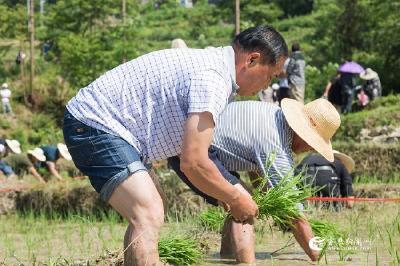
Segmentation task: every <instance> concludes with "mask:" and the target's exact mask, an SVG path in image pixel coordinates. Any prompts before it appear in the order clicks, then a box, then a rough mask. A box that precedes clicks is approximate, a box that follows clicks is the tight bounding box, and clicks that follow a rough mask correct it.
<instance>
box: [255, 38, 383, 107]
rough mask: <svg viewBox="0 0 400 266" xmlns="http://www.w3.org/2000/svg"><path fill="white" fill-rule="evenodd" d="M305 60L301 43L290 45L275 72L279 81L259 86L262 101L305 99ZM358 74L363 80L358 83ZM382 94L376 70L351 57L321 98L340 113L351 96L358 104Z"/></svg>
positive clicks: (277, 103)
mask: <svg viewBox="0 0 400 266" xmlns="http://www.w3.org/2000/svg"><path fill="white" fill-rule="evenodd" d="M305 66H306V63H305V60H304V56H303V54H302V52H301V50H300V45H299V44H298V43H294V44H293V45H292V53H291V56H290V57H288V58H287V59H286V61H285V64H284V67H283V70H282V72H281V73H280V74H279V75H278V76H277V78H278V82H277V83H273V84H272V85H271V86H268V87H267V88H265V89H263V90H261V91H260V92H259V93H258V97H259V99H260V100H261V101H265V102H271V103H274V104H276V105H280V102H281V101H282V99H284V98H291V99H294V100H297V101H300V102H304V94H305V85H306V75H305ZM357 77H359V78H360V80H361V81H362V82H361V83H359V84H358V83H357ZM381 95H382V86H381V82H380V79H379V75H378V73H376V72H375V71H373V70H372V69H371V68H367V69H366V70H364V68H363V67H362V66H361V65H359V64H357V63H356V62H353V61H346V62H344V63H343V64H342V65H340V67H339V68H338V70H337V74H336V75H335V76H334V77H333V78H332V79H330V80H329V82H328V84H327V85H326V87H325V90H324V92H323V95H322V98H324V99H328V100H329V101H330V102H331V103H332V104H333V105H334V106H335V107H336V109H337V110H338V112H341V113H343V114H346V113H349V112H351V111H352V106H353V104H354V98H356V100H357V105H358V106H359V107H361V108H362V107H364V106H366V105H367V104H368V103H369V102H370V101H372V100H374V99H376V98H377V97H379V96H381Z"/></svg>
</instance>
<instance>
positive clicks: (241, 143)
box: [212, 101, 293, 186]
mask: <svg viewBox="0 0 400 266" xmlns="http://www.w3.org/2000/svg"><path fill="white" fill-rule="evenodd" d="M292 140H293V130H292V129H291V128H290V127H289V125H288V123H287V122H286V119H285V117H284V115H283V112H282V110H281V108H279V107H277V106H275V105H273V104H270V103H266V102H254V101H244V102H234V103H230V104H229V105H228V106H227V107H226V108H225V110H224V112H223V113H222V115H221V117H220V123H219V124H218V125H217V127H216V129H215V133H214V140H213V143H212V147H213V148H214V149H216V151H217V154H218V157H219V159H220V161H221V162H222V163H223V165H224V166H225V168H226V169H227V170H229V171H258V172H259V173H260V174H263V175H265V174H268V176H269V177H270V181H271V183H270V185H271V186H275V185H276V184H277V183H278V182H279V180H281V178H282V177H284V176H285V175H287V174H288V173H289V172H290V171H291V170H292V167H293V157H292ZM271 157H273V158H275V159H274V160H272V159H273V158H271ZM269 158H271V161H272V162H271V165H270V167H269V168H268V169H266V163H267V161H268V160H269Z"/></svg>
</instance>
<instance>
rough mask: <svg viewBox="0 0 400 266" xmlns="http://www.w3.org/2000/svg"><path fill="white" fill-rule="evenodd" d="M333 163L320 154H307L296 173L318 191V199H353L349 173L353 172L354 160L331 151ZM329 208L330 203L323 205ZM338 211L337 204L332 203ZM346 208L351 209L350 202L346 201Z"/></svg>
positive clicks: (351, 181) (351, 204)
mask: <svg viewBox="0 0 400 266" xmlns="http://www.w3.org/2000/svg"><path fill="white" fill-rule="evenodd" d="M333 154H334V157H335V158H334V161H333V162H330V161H328V160H327V159H325V158H324V157H323V156H321V155H320V154H309V155H308V156H307V157H305V158H304V159H303V160H302V161H301V162H300V164H299V165H298V166H297V169H296V170H297V172H300V171H303V172H304V173H305V181H306V182H307V183H309V184H312V186H314V187H315V188H317V189H318V192H317V194H318V196H320V197H343V198H354V197H353V186H352V183H353V180H352V178H351V175H350V173H351V172H352V171H353V169H354V166H355V163H354V160H353V159H352V158H351V157H350V156H348V155H346V154H344V153H341V152H339V151H335V150H334V151H333ZM324 206H326V207H329V206H330V203H329V202H326V203H324ZM333 206H334V208H335V209H336V210H338V207H339V206H338V202H333ZM345 206H346V207H347V208H352V207H353V202H352V201H346V202H345Z"/></svg>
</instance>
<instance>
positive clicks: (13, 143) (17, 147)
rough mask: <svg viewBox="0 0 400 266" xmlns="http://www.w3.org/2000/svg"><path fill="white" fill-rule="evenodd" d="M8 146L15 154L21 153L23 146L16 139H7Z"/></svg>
mask: <svg viewBox="0 0 400 266" xmlns="http://www.w3.org/2000/svg"><path fill="white" fill-rule="evenodd" d="M6 144H7V146H8V147H9V148H10V150H11V151H12V152H13V153H17V154H19V153H21V144H19V142H18V140H16V139H6Z"/></svg>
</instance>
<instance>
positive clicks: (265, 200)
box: [253, 173, 313, 229]
mask: <svg viewBox="0 0 400 266" xmlns="http://www.w3.org/2000/svg"><path fill="white" fill-rule="evenodd" d="M267 182H268V177H264V179H263V180H262V181H261V183H260V185H259V186H258V187H257V188H256V189H255V190H254V192H253V199H254V201H255V202H256V203H257V205H258V210H259V217H260V218H261V219H267V218H271V219H272V220H273V221H274V222H275V224H277V225H278V226H279V227H280V228H282V229H284V228H287V227H288V226H290V225H291V224H292V222H293V220H296V219H298V218H300V217H301V203H302V202H303V201H304V200H305V199H306V198H308V197H311V196H312V193H313V189H312V188H311V187H310V186H307V185H304V184H303V181H302V176H301V175H300V174H299V175H295V176H291V173H290V174H288V175H286V176H285V177H284V178H282V179H281V180H280V182H279V183H278V184H277V185H276V186H274V187H272V188H269V189H268V190H265V187H266V185H267Z"/></svg>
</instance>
